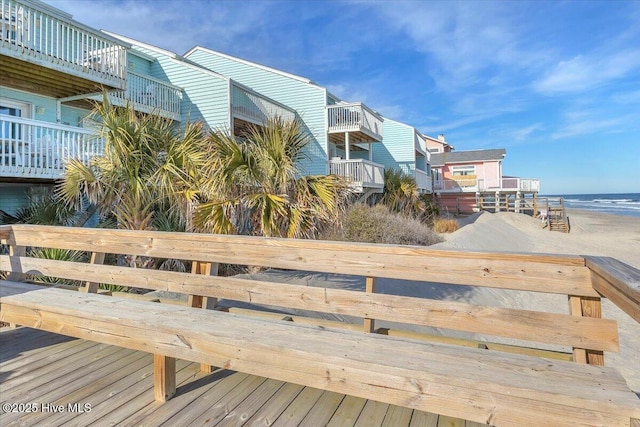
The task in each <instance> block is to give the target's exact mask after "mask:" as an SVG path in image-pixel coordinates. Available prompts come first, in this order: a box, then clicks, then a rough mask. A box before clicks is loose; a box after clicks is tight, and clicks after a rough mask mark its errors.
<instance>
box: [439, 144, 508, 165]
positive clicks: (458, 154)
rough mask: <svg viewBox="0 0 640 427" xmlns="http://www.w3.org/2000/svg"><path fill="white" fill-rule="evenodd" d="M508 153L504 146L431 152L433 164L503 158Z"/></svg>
mask: <svg viewBox="0 0 640 427" xmlns="http://www.w3.org/2000/svg"><path fill="white" fill-rule="evenodd" d="M506 154H507V150H505V149H504V148H496V149H491V150H469V151H451V152H448V153H431V166H444V165H445V163H471V162H482V161H488V160H502V159H503V158H504V156H505V155H506Z"/></svg>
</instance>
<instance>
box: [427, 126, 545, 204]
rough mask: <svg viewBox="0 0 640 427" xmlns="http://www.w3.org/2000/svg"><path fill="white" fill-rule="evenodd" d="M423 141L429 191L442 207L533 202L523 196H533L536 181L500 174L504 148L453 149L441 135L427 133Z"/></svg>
mask: <svg viewBox="0 0 640 427" xmlns="http://www.w3.org/2000/svg"><path fill="white" fill-rule="evenodd" d="M426 141H427V150H428V151H429V154H430V156H431V169H432V171H433V192H434V194H435V195H436V198H437V199H438V200H439V202H440V205H441V207H442V208H443V209H445V210H448V211H453V212H456V213H461V212H465V213H469V212H477V211H479V210H483V209H491V210H495V211H499V210H515V211H517V212H519V211H521V210H524V209H527V207H528V206H530V205H532V204H533V203H534V202H533V201H530V200H529V199H527V197H529V198H533V200H534V199H535V196H536V195H537V193H538V191H539V190H540V181H539V180H537V179H523V178H518V177H510V176H504V175H503V174H502V161H503V160H504V158H505V156H506V154H507V152H506V150H505V149H504V148H497V149H488V150H469V151H453V150H454V147H453V146H451V145H450V144H449V143H447V142H446V140H445V138H444V135H438V138H437V139H436V138H431V137H427V138H426Z"/></svg>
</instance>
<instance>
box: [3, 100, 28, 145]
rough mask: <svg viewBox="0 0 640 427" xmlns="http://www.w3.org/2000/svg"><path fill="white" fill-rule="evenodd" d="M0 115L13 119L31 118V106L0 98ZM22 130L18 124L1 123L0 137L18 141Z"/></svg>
mask: <svg viewBox="0 0 640 427" xmlns="http://www.w3.org/2000/svg"><path fill="white" fill-rule="evenodd" d="M0 114H4V115H6V116H13V117H22V118H29V117H31V105H30V104H27V103H26V102H19V101H13V100H9V99H5V98H0ZM21 133H22V129H21V126H20V125H19V124H18V123H10V122H7V121H3V124H2V127H1V128H0V137H2V138H7V139H20V138H21V136H22V135H21Z"/></svg>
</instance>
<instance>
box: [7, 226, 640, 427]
mask: <svg viewBox="0 0 640 427" xmlns="http://www.w3.org/2000/svg"><path fill="white" fill-rule="evenodd" d="M0 243H5V244H8V245H9V246H10V250H9V255H0V273H1V272H3V271H4V272H10V273H11V275H10V279H9V280H10V281H14V284H12V282H10V281H9V282H4V283H3V284H0V285H2V286H4V287H5V288H4V290H3V289H2V287H0V291H3V292H5V294H4V295H6V296H5V297H4V298H5V299H4V301H3V304H2V307H1V309H0V318H1V319H3V320H4V321H10V322H17V323H19V324H23V325H27V326H30V327H36V328H41V329H45V330H55V331H63V333H65V334H69V335H71V336H78V337H81V338H88V339H93V340H97V341H99V342H105V343H108V344H116V345H121V346H125V347H127V348H136V349H142V350H146V351H152V352H154V353H156V355H155V360H156V362H157V364H156V384H163V381H164V380H171V377H170V376H169V375H166V374H165V369H175V368H174V366H173V365H172V363H174V362H175V359H174V358H176V357H180V358H186V360H195V361H199V362H200V363H205V362H207V361H210V362H211V363H220V364H219V365H217V366H225V367H226V368H231V369H237V370H240V371H242V372H247V373H252V374H254V375H262V376H267V377H270V378H275V379H279V380H282V381H291V382H296V383H298V384H303V385H308V386H316V387H319V388H325V389H328V390H332V391H338V392H340V393H347V394H352V395H354V396H359V397H363V398H371V399H375V398H377V400H380V401H382V402H386V403H392V404H399V405H403V406H407V407H413V408H416V409H421V410H427V411H434V412H438V413H441V414H445V415H449V416H458V417H461V418H466V419H468V420H473V421H476V422H485V423H487V424H494V425H498V426H503V425H520V424H527V422H532V423H533V424H535V425H542V424H540V423H543V421H546V422H549V423H550V424H551V425H565V426H569V425H581V426H587V425H592V424H593V421H594V419H596V420H597V421H598V423H599V424H602V425H621V426H622V425H624V426H629V425H631V426H635V424H634V423H636V421H637V419H638V417H639V416H640V402H638V400H637V398H636V397H635V395H634V394H633V393H632V392H631V391H629V390H628V389H627V390H623V387H624V380H622V379H621V378H620V376H619V375H618V374H617V373H615V372H613V370H611V369H610V368H604V367H598V368H594V367H589V366H586V364H595V365H602V364H603V363H604V356H603V354H604V352H605V351H618V349H619V343H618V334H617V324H616V322H615V321H611V320H607V319H602V318H600V315H601V308H600V298H601V297H606V298H610V300H611V301H612V302H613V303H614V304H616V305H617V306H618V307H620V308H621V309H622V310H623V311H625V312H626V313H627V314H629V315H630V316H631V317H632V318H633V319H635V320H636V321H638V322H640V289H639V286H640V271H638V270H637V269H635V268H633V267H630V266H628V265H626V264H623V263H620V262H619V261H616V260H613V259H610V258H606V257H582V256H571V255H545V254H508V253H483V252H475V253H471V252H457V251H445V250H434V249H429V248H424V247H416V246H395V245H370V244H358V243H345V242H329V241H311V240H296V239H273V238H259V237H249V236H222V235H208V234H190V233H163V232H147V231H129V230H105V229H86V228H85V229H79V228H73V227H48V226H28V225H14V226H10V227H9V226H0ZM29 247H48V248H49V247H50V248H61V249H68V250H77V251H82V252H85V253H88V254H90V257H88V259H89V262H87V263H79V262H69V261H61V260H50V259H40V258H34V257H32V256H29V255H28V254H29V250H28V248H29ZM194 248H197V249H194ZM105 254H117V255H119V256H126V257H127V258H125V259H129V260H132V259H134V258H135V257H144V258H145V259H147V260H152V259H156V260H158V259H162V260H164V259H167V258H172V259H177V260H184V261H186V262H187V263H191V264H192V266H191V271H192V273H181V272H174V271H163V270H158V269H136V270H135V274H132V269H131V267H124V266H121V265H103V263H104V261H105V259H106V257H105ZM219 263H228V264H241V265H252V266H260V267H273V268H281V269H287V270H299V271H305V272H308V271H312V272H320V273H332V274H333V273H340V274H346V275H353V276H360V277H361V279H362V282H361V283H360V284H359V285H358V284H355V283H353V284H351V285H350V286H349V288H348V289H335V288H329V287H327V288H325V287H314V286H307V285H296V284H292V283H289V281H288V280H287V281H285V282H280V283H278V282H268V281H259V280H253V279H241V278H235V277H218V276H216V275H215V271H216V266H217V265H218V264H219ZM147 264H149V265H152V264H153V263H152V262H149V263H147ZM211 274H214V275H211ZM41 277H59V278H64V279H70V280H76V281H78V282H81V283H83V288H81V290H84V291H88V292H95V291H96V290H97V288H98V285H97V283H104V284H112V285H119V286H128V287H137V288H141V289H147V290H161V291H169V292H178V293H186V294H189V295H190V298H189V302H188V305H190V306H191V307H205V306H206V303H205V299H206V298H209V299H211V300H210V301H209V303H210V304H209V307H210V308H213V307H215V306H217V308H218V309H219V310H221V311H225V310H231V309H230V308H229V306H228V305H227V306H223V305H220V304H219V299H224V300H225V302H226V303H227V304H228V303H229V302H232V301H236V302H240V303H242V304H250V305H251V307H252V308H251V309H250V310H244V311H243V312H242V315H236V316H234V315H228V314H224V313H218V312H214V311H211V310H192V309H187V308H185V307H175V306H170V307H168V308H160V306H163V305H162V304H160V306H156V307H158V308H151V307H152V306H149V307H143V306H142V305H140V304H131V307H125V302H124V301H125V300H124V299H118V300H117V301H118V304H109V302H108V298H109V297H107V296H104V297H100V296H96V297H93V298H85V297H83V296H82V295H81V294H77V295H78V296H77V297H76V296H71V297H66V296H64V295H63V294H62V293H61V292H62V291H60V292H46V291H45V292H44V294H43V295H50V296H51V297H56V298H51V301H47V300H42V298H45V297H44V296H43V297H42V298H41V299H38V295H39V294H38V293H39V292H40V291H39V290H38V289H37V287H29V286H22V287H21V285H20V284H15V281H16V280H20V279H30V280H36V281H37V280H38V279H39V278H41ZM377 278H392V279H401V280H412V281H418V282H421V285H422V286H425V287H433V286H436V287H437V288H438V289H441V290H442V292H443V293H444V294H446V293H447V292H446V288H447V286H448V285H459V286H463V287H464V286H472V287H489V288H497V289H504V290H516V291H528V292H537V293H547V294H556V295H565V296H568V297H569V301H570V311H569V312H568V313H566V314H561V313H556V312H546V311H531V310H523V309H519V308H506V307H496V306H491V307H489V306H486V307H485V306H480V305H475V304H469V303H463V302H456V301H449V300H447V299H445V298H443V299H437V297H436V298H423V297H417V296H407V293H406V289H405V287H406V285H407V283H406V282H404V283H401V284H397V285H395V286H388V285H387V286H385V289H384V293H382V292H378V291H377V289H376V286H377ZM87 281H88V282H90V283H88V284H87V283H86V282H87ZM456 292H459V291H458V290H457V291H456ZM69 294H71V293H69ZM73 294H76V293H73ZM54 299H55V300H54ZM64 300H69V301H68V304H67V303H65V301H64ZM71 302H73V303H74V304H75V305H70V304H71ZM21 304H24V305H21ZM27 305H28V306H27ZM265 306H267V307H268V308H269V309H270V310H272V311H271V314H273V311H275V312H278V311H279V312H280V313H281V314H280V315H279V316H280V318H281V319H282V320H283V321H276V320H275V319H274V321H270V322H266V321H263V320H259V319H264V317H262V315H263V313H264V311H263V310H264V309H265ZM34 307H42V310H40V309H36V308H34ZM49 307H51V308H49ZM92 307H93V308H95V310H99V311H100V313H99V314H100V318H95V319H94V318H91V319H88V318H86V317H82V318H80V320H78V318H76V317H75V315H74V310H75V311H82V316H89V315H91V314H92V311H91V309H92ZM134 308H135V309H136V310H139V312H134V311H133V309H134ZM285 308H286V309H293V310H296V311H297V310H303V312H307V313H308V312H321V313H330V314H337V315H341V316H355V317H357V318H360V319H361V322H362V323H360V325H358V328H359V329H360V330H364V331H365V332H368V333H370V334H362V333H358V334H348V333H346V332H342V331H341V330H339V329H337V328H339V327H340V324H335V322H334V324H332V325H331V326H332V328H325V327H321V328H305V327H303V328H299V327H298V328H294V327H289V326H283V325H287V324H294V323H296V322H298V316H296V319H295V320H293V318H292V317H291V316H288V315H286V312H282V310H284V309H285ZM544 308H545V307H541V309H542V310H544ZM54 309H55V310H54ZM47 310H50V311H47ZM109 310H111V311H109ZM205 311H210V312H211V314H210V315H208V316H207V315H206V314H205V313H204V312H205ZM147 312H149V313H147ZM147 314H148V315H147ZM267 315H268V314H267ZM143 316H144V319H143V320H139V321H138V323H136V320H137V319H138V318H140V319H142V317H143ZM189 316H191V317H192V318H193V319H196V320H197V321H196V320H194V321H192V322H190V321H189V320H190V317H189ZM120 317H122V319H121V318H120ZM85 319H87V320H85ZM284 320H286V321H284ZM292 320H293V322H292ZM316 321H317V324H323V321H322V320H320V319H316ZM380 321H389V322H394V323H393V325H394V326H393V328H392V329H389V328H385V327H379V326H378V322H380ZM199 322H204V323H202V324H201V323H199ZM310 322H311V323H312V324H313V322H314V320H313V319H310ZM325 323H326V322H325ZM401 324H412V325H418V326H429V327H435V328H442V329H443V330H457V331H464V332H471V333H479V334H483V335H490V336H496V337H504V338H511V339H517V340H522V341H525V342H533V343H542V344H545V345H547V344H549V345H561V346H569V347H570V348H572V351H571V353H570V354H569V355H568V358H569V359H570V360H573V361H575V362H578V363H577V364H575V363H568V362H566V361H558V360H556V359H563V360H567V359H566V358H565V356H567V355H565V354H563V353H562V352H558V351H556V350H545V349H530V348H528V347H519V346H513V345H497V344H495V345H494V344H493V343H492V342H491V341H482V342H474V341H473V340H464V339H454V338H447V337H442V336H440V337H434V336H428V335H422V336H421V335H420V334H418V333H413V332H408V331H403V330H402V325H401ZM67 325H68V328H67ZM211 325H216V326H218V328H216V327H212V326H211ZM351 326H353V325H351ZM221 327H222V330H221V329H220V328H221ZM181 328H182V329H184V335H183V334H181V332H180V331H181ZM396 328H397V329H396ZM154 330H155V331H156V333H157V334H158V335H157V336H154V334H153V333H151V334H149V331H154ZM212 330H214V331H213V332H211V331H212ZM332 331H333V332H332ZM269 332H271V333H272V334H273V335H270V333H269ZM373 333H377V334H384V335H395V336H396V337H410V338H411V340H394V339H390V340H387V339H386V338H384V337H380V336H376V335H374V334H373ZM299 334H303V336H301V335H299ZM323 337H324V338H327V339H330V338H335V339H336V340H339V341H340V347H339V348H338V349H334V347H333V346H334V344H335V343H334V342H333V341H322V339H323ZM391 338H393V337H391ZM212 339H213V340H214V341H211V340H212ZM215 339H218V340H220V341H219V342H217V341H215ZM296 339H297V340H304V342H305V343H307V344H313V345H314V346H316V347H314V348H313V349H308V348H305V347H304V346H302V347H301V348H297V347H295V346H293V348H292V346H291V343H292V342H295V340H296ZM316 339H317V340H316ZM417 339H427V340H431V341H432V343H431V344H428V345H421V344H419V343H418V341H416V340H417ZM292 340H293V341H292ZM271 341H273V342H271ZM365 341H366V343H365ZM434 341H435V342H444V343H446V344H447V345H438V344H436V343H435V342H434ZM360 344H362V346H360ZM478 346H480V348H481V349H483V350H479V349H478ZM469 347H474V348H473V349H469ZM365 350H367V351H365ZM316 351H320V352H322V354H323V355H326V356H322V355H320V356H314V355H315V354H316ZM378 351H379V352H380V353H378ZM508 353H518V354H517V355H513V354H508ZM265 354H268V355H269V357H268V358H265V356H264V355H265ZM379 354H384V356H379ZM416 354H419V355H420V356H421V357H418V358H417V359H416ZM378 357H380V359H378ZM394 357H395V358H400V359H399V360H395V359H394ZM422 357H425V358H426V359H425V360H423V359H422ZM541 357H542V358H543V359H540V358H541ZM260 358H262V359H260ZM326 358H330V360H329V359H326ZM363 358H364V359H363ZM319 359H320V360H319ZM365 359H366V360H365ZM259 360H262V361H263V362H264V363H257V361H259ZM375 360H378V362H375ZM376 363H377V364H376ZM386 364H388V369H389V370H386V369H384V368H385V367H387V365H386ZM321 368H322V369H321ZM484 368H486V369H487V370H485V369H484ZM402 369H406V370H402ZM158 372H159V373H160V374H158ZM381 375H382V376H381ZM173 379H175V372H174V377H173ZM554 381H558V382H557V383H553V382H554ZM563 381H568V383H565V382H563ZM574 382H575V383H574ZM583 387H588V388H589V389H588V390H585V389H584V388H583ZM166 388H167V387H159V388H157V389H156V390H158V389H160V391H162V390H165V389H166ZM173 388H174V390H173V391H174V392H175V384H174V385H173ZM445 390H450V392H449V393H445ZM459 393H462V395H461V394H459ZM467 396H473V402H475V403H474V404H473V405H470V404H469V399H470V398H469V397H467ZM166 397H167V395H161V396H160V398H159V399H158V400H163V399H165V398H166ZM546 410H550V411H551V412H549V413H547V412H546ZM567 410H570V412H566V411H567ZM594 417H595V418H594ZM534 419H535V422H533V421H532V420H534ZM630 420H631V421H630ZM543 424H544V423H543Z"/></svg>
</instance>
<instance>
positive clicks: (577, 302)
mask: <svg viewBox="0 0 640 427" xmlns="http://www.w3.org/2000/svg"><path fill="white" fill-rule="evenodd" d="M569 308H570V311H571V315H572V316H583V317H597V318H601V317H602V303H601V301H600V298H597V297H579V296H574V295H569ZM573 360H574V361H575V362H577V363H584V364H589V365H598V366H604V352H602V351H599V350H589V349H583V348H576V347H574V348H573Z"/></svg>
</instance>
